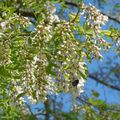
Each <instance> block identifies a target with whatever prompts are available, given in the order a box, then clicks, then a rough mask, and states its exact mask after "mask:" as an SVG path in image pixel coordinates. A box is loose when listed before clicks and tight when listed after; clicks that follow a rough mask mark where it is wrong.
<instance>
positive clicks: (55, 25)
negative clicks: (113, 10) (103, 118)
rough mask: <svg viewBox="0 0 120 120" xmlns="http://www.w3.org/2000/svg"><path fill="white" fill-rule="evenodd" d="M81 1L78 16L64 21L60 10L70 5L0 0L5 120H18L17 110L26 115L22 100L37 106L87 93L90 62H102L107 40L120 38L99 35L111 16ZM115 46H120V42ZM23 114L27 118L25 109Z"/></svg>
mask: <svg viewBox="0 0 120 120" xmlns="http://www.w3.org/2000/svg"><path fill="white" fill-rule="evenodd" d="M78 2H79V4H78V6H77V7H78V12H77V13H76V12H70V14H68V20H66V19H61V18H60V17H59V16H58V15H57V14H56V6H57V4H58V5H59V6H60V7H61V8H62V9H63V11H65V10H66V9H69V7H68V6H67V4H68V3H69V2H64V1H62V2H61V1H58V0H51V1H49V0H46V1H43V0H34V1H33V0H24V1H23V0H1V1H0V11H1V13H0V16H1V18H0V81H1V82H0V98H1V99H0V106H1V111H0V114H1V116H2V118H5V119H10V118H9V117H10V116H11V118H15V119H19V118H20V117H19V116H21V115H19V112H18V111H19V109H17V107H20V109H21V110H22V111H23V110H26V109H25V100H24V96H27V97H28V99H30V100H31V102H33V103H34V102H38V101H43V102H44V101H45V100H46V99H47V95H48V94H49V95H52V94H53V93H55V94H57V93H61V92H67V93H72V94H73V97H74V98H76V96H78V95H80V93H82V92H83V86H84V82H85V80H86V78H87V74H88V70H87V66H86V62H87V61H89V62H91V61H92V60H93V59H94V58H95V59H102V55H101V51H103V50H108V48H109V47H110V46H111V45H110V43H108V42H106V41H105V40H104V39H103V37H105V36H109V37H111V36H112V37H115V36H116V38H117V36H118V34H119V33H116V32H114V31H115V30H113V29H111V30H110V31H109V30H101V25H104V24H105V23H106V22H107V21H108V17H107V16H104V15H102V14H101V13H100V11H99V10H97V9H96V8H95V7H94V6H92V5H90V6H87V5H85V4H84V3H83V2H82V1H81V0H80V1H78ZM82 17H84V23H83V25H80V21H81V18H82ZM111 32H112V33H111ZM76 36H79V37H76ZM115 42H117V46H119V40H117V39H116V41H115ZM76 81H77V82H76ZM90 102H92V101H90ZM97 103H98V101H97V102H95V101H94V104H97ZM14 106H15V107H14ZM23 114H28V112H27V110H26V113H24V112H23ZM65 116H66V115H65Z"/></svg>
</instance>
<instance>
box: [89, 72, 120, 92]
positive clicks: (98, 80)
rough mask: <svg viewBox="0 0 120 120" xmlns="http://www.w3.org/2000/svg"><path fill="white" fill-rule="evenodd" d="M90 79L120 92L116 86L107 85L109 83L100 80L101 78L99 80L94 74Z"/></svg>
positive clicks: (119, 88)
mask: <svg viewBox="0 0 120 120" xmlns="http://www.w3.org/2000/svg"><path fill="white" fill-rule="evenodd" d="M88 77H89V78H91V79H93V80H94V81H96V82H98V83H101V84H103V85H105V86H107V87H109V88H112V89H114V90H117V91H120V87H118V86H115V85H112V84H109V83H107V82H105V81H103V80H100V79H99V78H97V77H96V76H94V75H92V74H90V75H89V76H88Z"/></svg>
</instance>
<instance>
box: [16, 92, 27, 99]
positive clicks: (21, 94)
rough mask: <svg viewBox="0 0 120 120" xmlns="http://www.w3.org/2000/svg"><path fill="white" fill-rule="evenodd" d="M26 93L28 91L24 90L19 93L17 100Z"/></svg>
mask: <svg viewBox="0 0 120 120" xmlns="http://www.w3.org/2000/svg"><path fill="white" fill-rule="evenodd" d="M25 94H26V92H22V93H20V94H19V95H17V97H16V100H18V99H19V98H21V97H23V96H24V95H25Z"/></svg>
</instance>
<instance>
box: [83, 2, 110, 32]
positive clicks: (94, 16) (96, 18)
mask: <svg viewBox="0 0 120 120" xmlns="http://www.w3.org/2000/svg"><path fill="white" fill-rule="evenodd" d="M82 7H83V13H84V14H86V15H88V17H87V19H88V21H87V22H88V24H90V25H92V28H93V29H94V30H95V32H96V34H98V33H100V30H101V25H104V24H105V23H106V22H107V21H108V17H107V16H105V15H103V14H101V13H100V11H99V10H98V9H97V8H96V7H95V6H93V5H91V4H90V6H86V5H84V4H83V6H82Z"/></svg>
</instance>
